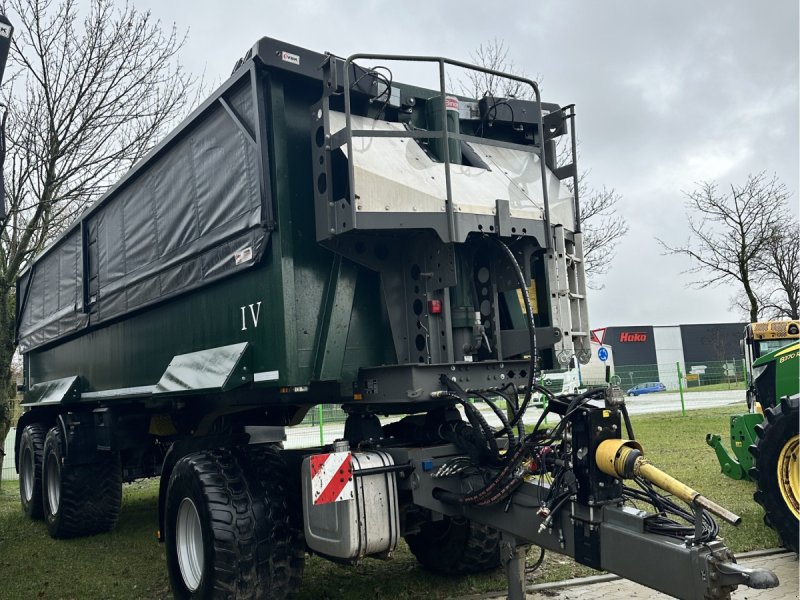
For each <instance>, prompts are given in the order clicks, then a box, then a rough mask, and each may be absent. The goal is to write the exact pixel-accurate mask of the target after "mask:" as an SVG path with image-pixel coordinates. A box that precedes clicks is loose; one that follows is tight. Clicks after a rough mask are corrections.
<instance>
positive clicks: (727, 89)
mask: <svg viewBox="0 0 800 600" xmlns="http://www.w3.org/2000/svg"><path fill="white" fill-rule="evenodd" d="M120 1H121V0H120ZM135 5H136V6H137V7H139V8H142V9H145V8H148V9H150V10H151V11H152V13H153V15H154V16H155V17H157V18H159V19H161V20H162V21H164V22H165V23H172V22H174V23H175V24H176V25H177V26H178V28H179V29H188V33H189V37H188V41H187V43H186V46H185V49H184V51H183V57H182V61H183V63H184V65H185V66H186V67H187V68H188V69H190V70H191V71H194V72H197V73H201V72H203V71H204V72H205V76H206V78H207V79H210V80H212V81H217V82H220V81H223V80H224V79H225V78H226V77H227V76H228V75H229V74H230V71H231V68H232V66H233V64H234V63H235V61H236V59H237V58H238V57H240V56H241V55H243V54H244V52H245V51H246V50H247V49H248V48H249V47H250V46H251V45H252V44H253V42H255V41H256V40H257V39H258V38H259V37H262V36H269V37H274V38H278V39H281V40H284V41H287V42H290V43H293V44H297V45H299V46H303V47H306V48H309V49H312V50H317V51H330V52H333V53H334V54H338V55H342V56H347V55H348V54H352V53H355V52H383V53H404V54H433V55H444V56H448V57H450V58H456V59H462V60H469V55H470V52H471V51H473V50H474V49H475V48H476V47H477V46H478V45H479V44H480V43H482V42H486V41H487V40H492V39H493V38H499V39H502V40H504V41H505V42H506V44H507V46H508V48H509V50H510V55H511V57H512V58H513V60H514V62H515V63H516V64H517V65H518V67H519V68H521V69H523V70H524V71H525V72H526V73H527V74H528V75H536V76H539V77H540V78H541V80H542V87H543V90H544V96H545V100H547V101H551V102H557V103H559V104H569V103H575V104H576V105H577V113H578V119H579V120H578V129H577V131H578V133H579V137H580V141H581V157H580V158H581V166H582V167H583V168H588V169H590V170H591V175H590V184H591V185H593V186H595V187H601V186H603V185H605V186H607V187H611V188H615V189H616V190H617V191H618V192H619V193H620V194H621V195H622V197H623V201H622V203H621V207H620V208H621V210H622V211H623V212H624V214H625V216H626V217H627V219H628V222H629V224H630V233H629V234H628V235H627V236H626V238H625V239H624V241H623V242H622V243H621V244H620V246H619V247H618V248H617V257H616V260H615V261H614V264H613V267H612V269H611V271H610V273H609V274H608V275H607V276H606V277H605V278H604V280H603V283H604V284H605V288H604V289H603V290H600V291H594V292H592V293H591V295H590V300H589V302H590V303H589V307H590V317H591V322H592V327H602V326H607V325H633V324H656V325H659V324H677V323H702V322H725V321H737V320H741V315H738V314H736V313H735V312H732V311H731V310H730V299H731V297H732V296H733V295H734V294H735V293H736V292H737V290H736V289H735V288H733V287H726V286H721V287H718V288H714V289H705V290H695V289H692V288H690V287H689V282H690V281H691V278H690V276H688V275H684V274H682V271H684V270H685V269H686V268H687V267H688V266H690V265H689V263H687V261H686V260H685V259H683V258H680V257H675V256H663V255H662V252H661V249H660V247H659V246H658V245H657V243H656V241H655V239H654V238H655V237H660V238H662V239H665V240H674V241H675V242H681V241H684V240H685V239H686V237H687V235H688V231H687V227H686V218H685V214H684V205H683V197H682V190H690V189H692V188H693V186H694V183H695V182H697V181H700V180H703V179H714V180H717V181H718V182H719V183H720V185H722V186H724V187H727V186H728V185H729V184H730V183H741V182H743V181H744V179H745V177H746V176H747V174H748V173H756V172H758V171H761V170H767V171H768V172H770V173H772V172H775V173H776V174H777V175H778V176H779V177H780V178H781V180H782V181H783V182H784V183H785V184H786V185H787V187H788V188H789V190H790V191H791V193H792V204H793V205H794V207H795V210H796V209H797V198H798V195H797V194H798V187H799V186H798V111H799V106H798V69H799V67H798V62H799V61H798V52H799V48H798V20H799V17H798V0H771V1H769V2H756V1H751V0H713V1H712V0H707V1H699V0H663V1H662V0H658V1H657V0H627V1H622V0H602V1H601V0H596V1H590V0H583V1H577V0H573V1H564V0H561V1H555V0H553V1H545V0H536V1H532V0H527V1H526V2H486V1H483V2H474V1H471V0H459V1H458V2H451V1H437V0H427V1H426V2H415V1H406V2H384V1H379V0H372V1H361V2H355V1H347V0H339V1H337V2H324V1H323V0H295V1H284V2H273V1H271V0H269V1H268V0H258V1H249V0H227V1H211V0H170V1H169V2H165V1H163V0H162V1H156V0H136V1H135ZM397 78H398V79H399V77H397Z"/></svg>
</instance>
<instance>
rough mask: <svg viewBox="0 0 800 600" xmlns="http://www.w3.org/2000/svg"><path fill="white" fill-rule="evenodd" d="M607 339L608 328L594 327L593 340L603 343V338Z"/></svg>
mask: <svg viewBox="0 0 800 600" xmlns="http://www.w3.org/2000/svg"><path fill="white" fill-rule="evenodd" d="M605 339H606V328H605V327H602V328H601V329H592V341H593V342H596V343H598V344H600V345H601V346H602V345H603V340H605Z"/></svg>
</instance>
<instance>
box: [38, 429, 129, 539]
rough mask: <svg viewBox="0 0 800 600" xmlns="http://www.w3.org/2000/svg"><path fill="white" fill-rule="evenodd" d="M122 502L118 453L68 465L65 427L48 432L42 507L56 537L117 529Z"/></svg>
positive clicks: (43, 466) (51, 534) (49, 527)
mask: <svg viewBox="0 0 800 600" xmlns="http://www.w3.org/2000/svg"><path fill="white" fill-rule="evenodd" d="M121 505H122V469H121V467H120V463H119V457H118V456H117V455H113V454H109V455H108V457H107V458H106V459H104V460H101V461H99V462H96V463H92V464H86V465H68V464H67V465H65V464H64V442H63V439H62V435H61V429H60V428H58V427H53V428H52V429H51V430H50V431H48V432H47V437H46V438H45V440H44V450H43V451H42V507H43V509H44V519H45V522H46V523H47V531H48V533H50V536H51V537H54V538H68V537H79V536H84V535H94V534H96V533H105V532H107V531H111V530H112V529H114V526H115V525H116V524H117V519H118V518H119V509H120V506H121Z"/></svg>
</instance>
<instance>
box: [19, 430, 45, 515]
mask: <svg viewBox="0 0 800 600" xmlns="http://www.w3.org/2000/svg"><path fill="white" fill-rule="evenodd" d="M46 433H47V431H46V430H45V428H44V427H43V426H42V425H41V424H40V423H31V424H30V425H26V426H25V428H24V429H23V430H22V434H21V435H20V438H19V501H20V504H22V511H23V512H24V513H25V514H26V515H27V516H28V517H30V518H31V519H41V518H42V517H43V516H44V512H43V510H42V451H43V450H44V438H45V435H46Z"/></svg>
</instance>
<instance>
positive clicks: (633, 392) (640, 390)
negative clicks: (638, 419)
mask: <svg viewBox="0 0 800 600" xmlns="http://www.w3.org/2000/svg"><path fill="white" fill-rule="evenodd" d="M666 391H667V386H665V385H664V384H663V383H661V382H660V381H652V382H650V383H640V384H638V385H635V386H633V387H632V388H631V389H629V390H628V396H638V395H640V394H650V393H652V392H666Z"/></svg>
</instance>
